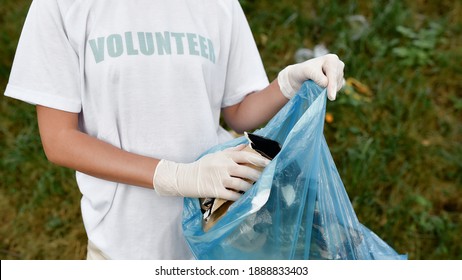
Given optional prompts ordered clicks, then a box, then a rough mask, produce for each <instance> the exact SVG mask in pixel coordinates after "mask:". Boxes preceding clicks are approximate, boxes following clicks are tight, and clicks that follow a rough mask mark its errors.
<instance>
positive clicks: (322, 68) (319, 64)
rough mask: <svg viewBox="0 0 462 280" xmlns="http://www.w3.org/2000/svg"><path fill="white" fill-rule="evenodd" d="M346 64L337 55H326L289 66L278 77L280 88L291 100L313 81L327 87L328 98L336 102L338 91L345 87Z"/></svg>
mask: <svg viewBox="0 0 462 280" xmlns="http://www.w3.org/2000/svg"><path fill="white" fill-rule="evenodd" d="M344 67H345V64H344V63H343V62H342V61H341V60H340V59H339V58H338V56H337V55H335V54H326V55H323V56H320V57H316V58H313V59H310V60H307V61H305V62H302V63H298V64H294V65H289V66H287V67H286V68H284V69H283V70H282V71H281V72H279V75H278V83H279V87H280V89H281V91H282V93H283V94H284V96H285V97H286V98H288V99H291V98H292V97H293V96H294V95H295V93H296V92H297V91H298V90H299V89H300V87H301V86H302V84H303V83H304V82H305V81H306V80H313V81H314V82H315V83H316V84H318V85H319V86H321V87H327V96H328V98H329V99H330V100H335V97H336V95H337V91H339V90H340V89H341V88H342V86H343V68H344Z"/></svg>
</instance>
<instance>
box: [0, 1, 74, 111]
mask: <svg viewBox="0 0 462 280" xmlns="http://www.w3.org/2000/svg"><path fill="white" fill-rule="evenodd" d="M79 72H80V71H79V59H78V54H77V53H76V52H75V51H74V49H73V48H72V46H71V44H70V42H69V39H68V37H67V33H66V30H65V27H64V23H63V16H62V14H61V10H60V7H59V6H58V4H57V2H56V1H55V0H34V1H32V4H31V7H30V9H29V12H28V15H27V18H26V21H25V23H24V27H23V30H22V33H21V37H20V39H19V43H18V47H17V50H16V54H15V58H14V61H13V67H12V69H11V74H10V77H9V81H8V85H7V88H6V91H5V95H6V96H9V97H12V98H16V99H19V100H22V101H25V102H28V103H31V104H38V105H42V106H46V107H51V108H54V109H59V110H63V111H68V112H74V113H78V112H80V110H81V98H80V83H79V81H80V73H79Z"/></svg>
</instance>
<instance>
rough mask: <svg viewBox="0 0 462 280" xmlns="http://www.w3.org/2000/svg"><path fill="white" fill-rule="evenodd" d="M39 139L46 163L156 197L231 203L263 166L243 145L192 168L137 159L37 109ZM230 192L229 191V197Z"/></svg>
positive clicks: (65, 117)
mask: <svg viewBox="0 0 462 280" xmlns="http://www.w3.org/2000/svg"><path fill="white" fill-rule="evenodd" d="M37 117H38V124H39V130H40V137H41V139H42V145H43V148H44V151H45V154H46V156H47V158H48V160H49V161H51V162H53V163H55V164H57V165H60V166H64V167H68V168H72V169H75V170H78V171H80V172H83V173H85V174H88V175H91V176H94V177H97V178H101V179H105V180H109V181H114V182H119V183H125V184H129V185H134V186H140V187H146V188H153V187H154V188H155V190H156V192H157V193H158V194H159V195H165V196H185V197H211V198H214V197H218V198H223V199H227V200H237V199H238V198H239V197H240V196H241V194H240V193H238V192H235V191H247V190H248V189H249V188H250V187H251V186H252V184H250V183H249V181H256V180H257V179H258V178H259V176H260V174H261V172H260V171H257V170H255V169H253V168H251V167H249V166H246V164H251V165H255V166H259V167H265V166H266V165H267V164H268V163H269V161H268V160H267V159H265V158H263V157H262V156H259V155H256V154H254V153H251V152H247V151H243V149H244V147H245V145H242V146H238V147H233V148H231V149H227V150H224V151H219V152H216V153H213V154H208V155H206V156H204V157H202V158H201V159H199V160H197V161H195V162H192V163H177V162H173V161H168V160H164V159H162V160H159V159H155V158H150V157H146V156H142V155H137V154H134V153H130V152H127V151H124V150H122V149H119V148H117V147H115V146H113V145H111V144H109V143H106V142H104V141H101V140H99V139H97V138H95V137H92V136H90V135H88V134H85V133H83V132H81V131H80V130H79V128H78V114H76V113H69V112H65V111H61V110H56V109H52V108H49V107H44V106H39V105H38V106H37ZM232 190H235V191H232Z"/></svg>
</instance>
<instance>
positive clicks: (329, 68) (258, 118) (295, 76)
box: [222, 54, 345, 132]
mask: <svg viewBox="0 0 462 280" xmlns="http://www.w3.org/2000/svg"><path fill="white" fill-rule="evenodd" d="M344 66H345V64H344V63H343V62H342V61H341V60H340V59H339V58H338V56H337V55H334V54H328V55H324V56H321V57H317V58H313V59H310V60H307V61H305V62H302V63H298V64H294V65H289V66H287V67H286V68H284V69H283V70H282V71H281V72H280V73H279V75H278V77H277V79H275V80H274V81H273V82H272V83H271V84H270V85H269V86H267V87H266V88H264V89H263V90H260V91H257V92H253V93H251V94H249V95H247V96H246V97H245V98H244V99H243V100H242V101H241V102H240V103H238V104H235V105H233V106H229V107H226V108H223V109H222V113H223V118H224V120H225V122H226V123H227V124H228V125H229V126H230V127H231V128H232V129H233V130H235V131H236V132H243V131H247V130H253V129H255V128H257V127H259V126H260V125H262V124H264V123H265V122H267V121H268V120H270V119H271V118H272V117H273V116H274V115H275V114H276V113H277V112H278V111H279V110H280V109H281V108H282V106H284V104H286V103H287V101H288V100H289V99H290V98H292V97H293V96H294V95H295V93H296V92H297V91H298V90H299V89H300V87H301V85H302V83H303V82H305V81H306V80H313V81H314V82H315V83H317V84H318V85H319V86H321V87H325V88H327V96H328V97H329V99H330V100H335V98H336V94H337V91H339V90H340V89H341V88H342V86H343V68H344Z"/></svg>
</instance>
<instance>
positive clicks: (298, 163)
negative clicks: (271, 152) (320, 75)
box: [183, 81, 406, 260]
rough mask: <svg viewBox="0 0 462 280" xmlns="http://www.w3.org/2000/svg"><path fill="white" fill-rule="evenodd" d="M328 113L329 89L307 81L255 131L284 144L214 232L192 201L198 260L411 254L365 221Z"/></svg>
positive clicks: (190, 220) (188, 229)
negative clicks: (340, 164)
mask: <svg viewBox="0 0 462 280" xmlns="http://www.w3.org/2000/svg"><path fill="white" fill-rule="evenodd" d="M325 110H326V90H325V89H322V88H320V87H318V86H317V85H316V84H314V83H313V82H311V81H308V82H306V83H305V84H304V85H303V86H302V88H301V89H300V91H299V93H298V94H297V95H296V96H295V97H294V98H292V99H291V100H290V101H289V102H288V103H287V104H286V106H285V107H284V108H282V109H281V111H280V112H279V113H278V114H277V115H276V116H275V117H274V118H273V119H272V120H271V121H270V122H269V123H268V124H267V125H266V126H265V127H264V128H262V129H260V130H257V131H255V132H254V133H255V134H257V135H260V136H263V137H266V138H270V139H273V140H276V141H277V142H279V143H280V144H281V145H282V149H281V151H280V152H279V154H278V155H277V156H276V157H275V158H274V159H273V160H272V161H271V163H270V164H269V165H268V166H267V167H266V168H265V170H264V171H263V173H262V175H261V177H260V179H259V180H258V181H257V182H256V183H255V184H254V186H253V187H252V188H251V189H250V190H249V191H247V192H246V193H245V194H244V195H242V197H241V198H240V199H239V200H238V201H236V202H234V203H233V204H232V205H231V206H230V208H229V209H228V210H227V212H226V214H225V215H224V216H223V217H222V218H221V219H220V220H218V222H217V223H216V224H215V225H214V226H213V227H212V228H211V229H210V230H208V231H207V232H204V230H203V227H202V212H201V209H200V205H199V200H198V199H196V198H185V201H184V211H183V230H184V234H185V237H186V240H187V242H188V244H189V246H190V248H191V250H192V252H193V254H194V256H195V257H196V258H197V259H279V260H282V259H363V260H365V259H405V258H406V256H405V255H399V254H397V253H396V252H395V251H394V250H393V249H392V248H391V247H390V246H388V245H387V244H386V243H385V242H384V241H383V240H381V239H380V238H379V237H378V236H377V235H375V234H374V233H373V232H372V231H370V230H369V229H367V228H366V227H365V226H363V225H362V224H361V223H359V221H358V219H357V217H356V214H355V212H354V210H353V207H352V205H351V202H350V200H349V198H348V195H347V193H346V191H345V187H344V186H343V183H342V180H341V179H340V176H339V174H338V171H337V168H336V167H335V164H334V161H333V159H332V156H331V154H330V151H329V148H328V146H327V144H326V141H325V138H324V136H323V128H324V118H325ZM242 143H247V140H246V138H245V137H241V138H237V139H234V140H233V141H230V142H227V143H225V144H222V145H219V146H216V147H214V148H212V149H211V150H209V151H207V153H212V152H216V151H219V150H223V149H225V148H228V147H232V146H236V145H238V144H242ZM207 153H206V154H207Z"/></svg>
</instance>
